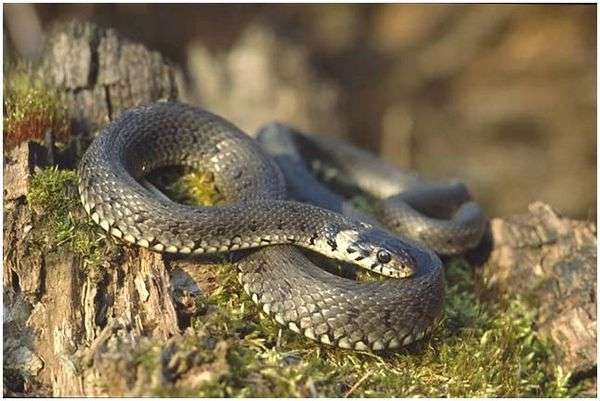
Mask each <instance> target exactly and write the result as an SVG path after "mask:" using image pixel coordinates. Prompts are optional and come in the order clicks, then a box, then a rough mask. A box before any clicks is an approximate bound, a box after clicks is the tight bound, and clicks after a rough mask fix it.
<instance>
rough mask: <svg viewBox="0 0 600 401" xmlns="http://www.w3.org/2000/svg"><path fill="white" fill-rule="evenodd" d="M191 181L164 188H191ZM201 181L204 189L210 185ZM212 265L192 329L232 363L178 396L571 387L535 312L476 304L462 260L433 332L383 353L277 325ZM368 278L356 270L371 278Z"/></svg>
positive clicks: (546, 391)
mask: <svg viewBox="0 0 600 401" xmlns="http://www.w3.org/2000/svg"><path fill="white" fill-rule="evenodd" d="M190 183H191V181H187V182H183V185H181V186H177V187H171V189H173V188H174V189H175V190H176V191H189V188H188V187H187V185H188V184H190ZM205 184H206V182H204V183H202V184H201V185H203V189H202V190H201V191H207V190H208V191H211V187H210V186H206V185H205ZM211 185H212V184H211ZM167 192H168V191H167ZM170 195H171V196H179V195H177V194H173V193H171V194H170ZM192 203H193V202H192ZM200 203H203V204H212V203H213V202H211V201H209V202H200ZM216 269H217V272H218V277H219V283H220V285H219V286H218V287H217V288H216V289H215V290H214V291H213V292H212V293H211V294H209V296H208V297H207V298H206V299H204V298H203V299H201V300H200V301H199V302H201V303H203V304H207V305H208V306H209V307H208V310H209V311H212V312H209V313H207V314H206V315H202V316H198V317H197V318H196V319H195V320H193V327H194V328H195V329H196V330H199V331H201V332H206V333H208V335H209V336H211V338H214V339H215V341H217V340H218V341H226V342H227V343H228V344H229V352H228V355H227V361H228V364H229V370H228V372H227V373H226V374H224V375H222V376H220V377H219V378H218V379H214V380H211V381H208V382H206V383H204V384H202V385H200V386H199V387H198V388H197V389H196V390H194V391H189V390H188V391H186V392H185V395H196V396H211V397H240V396H243V397H313V396H328V397H342V396H357V397H359V396H360V397H363V396H369V397H396V396H397V397H400V396H402V397H408V396H428V397H447V396H450V397H476V396H480V397H495V396H505V397H510V396H547V397H552V396H569V395H574V394H576V393H577V391H578V388H577V387H572V386H571V387H569V385H568V382H569V380H568V379H569V375H568V374H565V373H564V372H563V371H562V370H561V369H560V367H555V366H553V365H552V362H551V354H550V352H549V348H548V346H547V345H546V344H545V343H544V342H542V341H541V340H540V339H539V338H538V336H537V334H536V332H535V330H534V320H535V312H534V310H533V309H532V308H530V307H529V305H528V304H527V303H526V302H525V301H524V300H522V299H515V300H513V301H512V302H510V303H509V304H507V305H500V304H493V303H483V302H481V301H479V300H478V299H477V297H476V295H475V290H474V285H475V278H474V275H473V272H472V269H471V268H470V266H469V265H468V264H467V263H466V262H464V261H462V260H459V259H456V260H453V261H452V262H450V263H449V265H448V266H447V271H446V272H447V274H446V283H447V290H446V302H445V310H444V312H445V313H444V316H445V317H444V319H443V320H442V322H441V323H440V325H439V326H438V327H437V328H436V329H435V330H434V332H433V334H432V335H431V336H430V337H429V338H427V339H424V340H422V341H420V342H418V343H416V344H414V345H412V346H409V347H408V348H406V349H404V350H402V351H400V352H397V353H387V354H372V353H366V352H348V351H343V350H339V349H335V348H332V347H328V346H325V345H321V344H318V343H315V342H313V341H310V340H308V339H306V338H304V337H302V336H299V335H296V334H295V333H293V332H291V331H290V330H287V329H286V328H281V326H279V325H277V324H276V323H275V322H273V321H272V320H271V319H270V318H268V317H267V316H266V315H265V314H264V313H262V311H261V310H260V309H259V308H258V307H256V305H255V304H254V303H252V301H250V300H249V299H248V297H247V296H246V295H245V294H243V291H241V288H240V285H239V284H238V282H237V279H236V274H237V273H236V270H235V267H234V266H232V265H228V264H223V265H220V266H217V267H216ZM371 276H372V275H369V274H366V275H365V274H362V273H361V274H359V277H360V278H361V279H362V278H365V279H370V280H372V279H378V278H377V277H371ZM171 394H172V393H171ZM175 394H177V392H175ZM182 395H183V393H182Z"/></svg>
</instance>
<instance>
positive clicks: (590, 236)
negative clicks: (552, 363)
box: [481, 202, 597, 374]
mask: <svg viewBox="0 0 600 401" xmlns="http://www.w3.org/2000/svg"><path fill="white" fill-rule="evenodd" d="M491 233H492V237H493V250H492V253H491V255H490V258H489V260H488V262H487V264H486V265H485V266H484V269H483V270H482V272H481V273H482V278H483V280H482V288H481V290H482V295H484V296H488V297H489V296H491V297H494V298H498V297H500V298H503V299H505V300H510V299H514V298H515V297H516V296H518V295H520V296H522V297H524V298H526V299H530V300H533V301H534V302H535V303H536V304H537V305H538V308H539V309H538V310H539V313H538V316H537V324H538V331H539V333H540V334H541V335H542V336H543V337H545V338H549V339H551V340H552V341H553V342H554V344H556V345H557V347H556V356H557V362H558V363H559V364H560V365H561V366H562V367H563V368H564V369H567V370H569V371H573V372H574V373H575V374H583V373H585V372H589V371H591V370H593V369H595V367H596V258H597V252H596V224H595V223H593V222H587V221H575V220H570V219H566V218H562V217H560V216H559V215H558V214H557V213H556V211H554V210H553V209H552V208H551V207H550V206H548V205H546V204H544V203H541V202H535V203H532V204H531V205H530V206H529V213H527V214H523V215H517V216H511V217H507V218H503V219H493V220H492V221H491Z"/></svg>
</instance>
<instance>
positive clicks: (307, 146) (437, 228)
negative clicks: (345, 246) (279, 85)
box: [256, 123, 487, 255]
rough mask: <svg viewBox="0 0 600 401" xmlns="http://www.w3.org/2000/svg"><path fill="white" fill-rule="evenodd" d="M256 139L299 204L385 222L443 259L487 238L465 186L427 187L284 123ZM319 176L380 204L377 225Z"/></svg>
mask: <svg viewBox="0 0 600 401" xmlns="http://www.w3.org/2000/svg"><path fill="white" fill-rule="evenodd" d="M256 139H257V141H258V142H259V143H260V144H261V145H262V146H263V148H264V149H265V150H266V151H267V152H268V153H269V154H270V155H271V156H272V157H273V158H274V159H275V161H276V162H277V164H278V165H279V167H280V168H281V170H282V172H283V173H284V176H285V178H286V182H287V185H288V191H289V193H290V194H291V196H292V197H293V198H294V199H297V200H300V201H303V202H308V203H311V204H314V205H318V206H321V207H323V208H326V209H329V210H332V211H335V212H338V213H342V214H345V215H347V216H351V217H354V218H356V219H359V220H363V221H367V222H369V223H371V224H374V225H377V224H379V223H378V222H382V223H383V224H384V225H385V227H386V228H388V229H390V230H392V231H393V232H395V233H397V234H399V235H401V236H403V237H405V238H409V239H411V240H413V241H416V242H419V243H421V244H423V245H425V246H427V247H429V248H430V249H432V250H433V251H435V252H436V253H438V254H443V255H456V254H462V253H464V252H466V251H468V250H469V249H472V248H475V247H476V246H477V245H478V244H479V242H480V241H481V238H482V237H483V234H484V232H485V229H486V223H487V219H486V217H485V215H484V212H483V210H482V209H481V207H480V206H479V205H478V204H477V203H475V202H473V201H472V200H471V196H470V194H469V192H468V190H467V188H466V186H465V185H464V184H462V183H460V182H451V183H440V184H431V183H425V182H423V181H422V180H421V179H420V178H419V177H418V176H417V175H416V174H415V173H414V172H410V171H405V170H402V169H400V168H397V167H395V166H392V165H390V164H387V163H385V162H384V161H383V160H381V159H379V158H377V157H375V156H374V155H372V154H370V153H368V152H366V151H363V150H361V149H357V148H355V147H353V146H351V145H348V144H346V143H344V142H342V141H337V140H335V139H333V138H326V137H320V136H316V135H308V134H306V133H301V132H300V131H298V130H296V129H294V128H292V127H289V126H287V125H284V124H280V123H271V124H268V125H266V126H265V127H263V128H262V129H260V130H259V132H258V135H257V138H256ZM317 176H321V177H322V180H326V181H328V182H329V186H332V184H335V186H336V187H338V188H340V190H342V191H344V190H345V192H348V191H351V192H352V190H355V191H356V189H358V190H360V193H363V194H364V193H366V194H369V195H371V196H372V197H374V198H377V200H376V202H377V205H376V207H375V211H376V218H377V219H373V218H371V217H370V216H368V215H365V214H364V213H361V212H360V211H358V210H356V209H355V208H354V207H353V206H352V203H351V202H350V201H348V200H346V199H345V198H343V197H341V196H340V195H338V194H337V193H335V192H334V191H333V190H332V189H330V188H329V187H326V186H324V185H323V184H321V183H320V182H319V181H318V180H317ZM308 188H310V190H308Z"/></svg>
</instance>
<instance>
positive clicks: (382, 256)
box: [377, 249, 392, 263]
mask: <svg viewBox="0 0 600 401" xmlns="http://www.w3.org/2000/svg"><path fill="white" fill-rule="evenodd" d="M377 260H378V261H379V262H380V263H387V262H389V261H390V260H392V255H390V253H389V252H388V251H386V250H384V249H380V250H379V251H377Z"/></svg>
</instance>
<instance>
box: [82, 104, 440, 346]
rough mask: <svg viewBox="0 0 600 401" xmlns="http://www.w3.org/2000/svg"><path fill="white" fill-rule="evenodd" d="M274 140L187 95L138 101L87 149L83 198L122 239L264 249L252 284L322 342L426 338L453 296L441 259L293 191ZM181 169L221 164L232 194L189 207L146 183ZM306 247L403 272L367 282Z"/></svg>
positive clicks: (215, 168)
mask: <svg viewBox="0 0 600 401" xmlns="http://www.w3.org/2000/svg"><path fill="white" fill-rule="evenodd" d="M271 128H273V127H271ZM276 128H277V127H276ZM277 130H279V128H277ZM261 142H263V141H261ZM268 148H269V146H268V145H265V144H264V143H263V145H262V146H261V145H260V144H259V143H258V142H257V141H255V140H254V139H252V138H250V137H249V136H247V135H246V134H245V133H243V132H242V131H241V130H240V129H238V128H237V127H235V126H234V125H233V124H231V123H230V122H228V121H226V120H225V119H223V118H221V117H218V116H216V115H214V114H212V113H209V112H207V111H204V110H202V109H199V108H195V107H191V106H187V105H184V104H181V103H176V102H160V103H155V104H151V105H147V106H141V107H136V108H133V109H130V110H128V111H125V112H123V113H122V114H121V115H120V116H119V117H118V118H116V119H115V120H114V121H113V122H111V123H110V124H108V125H107V126H106V127H105V128H104V129H103V130H102V132H101V133H100V135H99V136H98V137H97V138H96V139H95V140H94V141H93V142H92V144H91V145H90V146H89V148H88V149H87V151H86V152H85V154H84V156H83V158H82V160H81V162H80V165H79V173H80V174H79V176H80V181H79V192H80V196H81V201H82V203H83V206H84V208H85V210H86V212H87V213H88V214H89V215H90V216H91V218H92V219H93V220H94V221H95V222H96V223H97V224H99V225H100V226H101V227H102V228H103V229H104V230H106V231H107V232H109V233H110V234H111V235H113V236H115V237H117V238H120V239H122V240H124V241H126V242H129V243H132V244H137V245H138V246H142V247H145V248H149V249H151V250H154V251H158V252H169V253H176V254H191V255H198V254H209V253H223V252H225V253H228V252H236V251H238V250H243V249H253V250H254V251H253V252H251V253H249V254H248V255H247V256H244V257H243V258H241V260H240V261H239V262H238V264H237V265H238V269H239V280H240V282H241V284H242V285H243V287H244V290H245V291H246V292H247V293H248V295H249V296H250V297H251V298H252V300H253V301H254V302H255V303H257V304H259V305H260V306H261V307H262V309H263V310H264V311H265V312H266V313H267V314H269V315H270V316H271V317H272V318H273V319H275V320H276V321H277V322H278V323H280V324H282V325H284V326H286V327H289V328H290V329H291V330H293V331H296V332H298V333H301V334H303V335H304V336H306V337H309V338H311V339H314V340H318V341H320V342H322V343H325V344H331V345H335V346H338V347H341V348H349V349H356V350H375V351H378V350H384V349H393V348H398V347H401V346H404V345H407V344H409V343H411V342H413V341H416V340H418V339H420V338H422V337H423V336H424V335H426V334H427V333H428V331H429V330H431V328H432V327H433V324H434V323H435V321H436V320H437V319H438V318H439V316H440V313H441V308H442V303H443V293H444V284H443V269H442V263H441V261H440V259H439V258H438V256H437V255H436V254H435V253H434V252H433V251H431V250H430V249H429V248H428V247H426V246H424V245H422V244H420V243H419V242H416V241H414V240H411V239H407V238H404V237H400V236H398V235H396V234H393V233H392V232H390V231H388V230H387V229H386V228H384V227H383V226H381V225H379V224H378V223H376V222H374V221H372V219H371V220H368V218H367V217H365V219H367V221H364V220H361V219H359V217H360V215H359V212H356V211H354V212H350V213H347V214H348V215H347V216H346V215H343V214H340V213H339V212H340V211H342V210H337V209H336V207H332V206H331V205H321V206H316V205H313V204H309V203H306V202H300V201H296V200H292V199H289V197H288V188H287V186H289V187H290V189H291V188H292V187H293V185H291V184H289V183H287V184H286V180H285V178H284V175H283V173H282V168H281V167H280V166H279V165H280V164H281V160H278V157H277V155H275V156H271V155H269V153H268V151H269V149H268ZM174 165H178V166H182V165H183V166H189V167H192V168H195V169H198V170H202V171H208V172H211V173H212V174H213V175H214V179H215V185H216V187H217V188H218V190H219V191H220V193H221V194H222V195H223V197H224V198H225V199H226V201H225V202H224V203H222V204H219V205H216V206H210V207H204V206H190V205H183V204H178V203H175V202H173V201H170V200H169V199H166V198H164V197H161V196H157V195H156V194H155V193H154V192H153V191H151V190H149V189H148V188H146V187H145V186H144V185H142V184H141V183H140V180H142V179H143V178H144V177H145V176H146V175H148V174H149V173H150V172H151V171H153V170H155V169H157V168H160V167H165V166H174ZM283 170H285V167H284V168H283ZM298 190H299V188H296V189H295V190H290V192H298ZM307 190H309V189H308V188H307ZM310 190H312V189H310ZM310 190H309V191H310ZM315 190H316V189H315ZM434 203H435V202H434ZM407 204H408V203H407ZM322 206H323V207H322ZM328 206H329V207H328ZM300 248H304V249H306V250H309V251H310V252H316V253H319V254H321V255H324V256H325V257H328V258H332V259H336V260H338V261H341V262H346V263H351V264H354V265H358V266H360V267H362V268H365V269H368V270H371V271H374V272H376V273H379V274H381V275H385V276H389V277H392V278H391V279H389V280H383V281H378V282H368V283H363V282H357V281H354V280H350V279H347V278H343V277H339V276H336V275H334V274H331V273H329V272H327V271H324V270H322V269H321V268H319V267H317V266H316V265H315V264H314V263H313V262H311V259H310V258H308V257H307V255H306V254H305V253H306V252H303V251H302V250H301V249H300Z"/></svg>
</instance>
